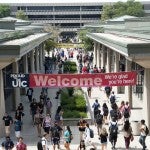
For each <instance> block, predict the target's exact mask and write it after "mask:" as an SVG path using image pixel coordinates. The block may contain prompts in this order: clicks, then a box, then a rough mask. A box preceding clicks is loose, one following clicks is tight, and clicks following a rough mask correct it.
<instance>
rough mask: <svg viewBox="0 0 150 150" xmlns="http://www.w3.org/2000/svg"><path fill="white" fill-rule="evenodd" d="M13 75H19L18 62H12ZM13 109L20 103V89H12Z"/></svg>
mask: <svg viewBox="0 0 150 150" xmlns="http://www.w3.org/2000/svg"><path fill="white" fill-rule="evenodd" d="M12 66H13V73H19V66H18V61H16V62H13V64H12ZM13 102H14V103H13V109H14V110H16V108H17V106H18V104H19V103H20V88H14V100H13Z"/></svg>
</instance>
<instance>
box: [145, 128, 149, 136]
mask: <svg viewBox="0 0 150 150" xmlns="http://www.w3.org/2000/svg"><path fill="white" fill-rule="evenodd" d="M145 134H146V136H147V135H148V134H149V129H148V127H147V126H146V130H145Z"/></svg>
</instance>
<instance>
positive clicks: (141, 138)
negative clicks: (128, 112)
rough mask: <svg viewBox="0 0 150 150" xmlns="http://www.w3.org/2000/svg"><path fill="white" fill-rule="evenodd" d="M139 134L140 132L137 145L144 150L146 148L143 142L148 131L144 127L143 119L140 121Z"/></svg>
mask: <svg viewBox="0 0 150 150" xmlns="http://www.w3.org/2000/svg"><path fill="white" fill-rule="evenodd" d="M140 132H141V134H140V138H139V143H140V144H141V145H142V147H143V149H142V150H145V149H146V148H147V146H146V143H145V140H146V136H147V135H148V134H149V129H148V127H147V126H146V124H145V120H144V119H142V120H141V125H140Z"/></svg>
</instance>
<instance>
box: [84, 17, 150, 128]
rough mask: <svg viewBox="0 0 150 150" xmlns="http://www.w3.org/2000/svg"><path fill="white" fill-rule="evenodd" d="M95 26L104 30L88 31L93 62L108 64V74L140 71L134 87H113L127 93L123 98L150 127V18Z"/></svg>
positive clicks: (101, 64) (101, 65)
mask: <svg viewBox="0 0 150 150" xmlns="http://www.w3.org/2000/svg"><path fill="white" fill-rule="evenodd" d="M125 18H126V19H125ZM127 18H130V19H127ZM95 27H97V28H103V29H104V33H89V34H87V36H88V37H89V38H91V39H92V40H93V43H94V64H96V65H97V67H101V68H102V67H105V68H106V72H107V73H109V72H121V71H136V72H137V83H136V85H135V86H122V87H114V88H116V91H117V93H118V94H119V93H123V94H125V99H124V100H125V101H127V100H128V101H129V103H130V106H131V107H132V108H133V109H138V111H141V112H142V113H141V116H136V118H135V120H137V121H139V120H140V119H141V118H143V119H145V120H146V123H147V124H148V126H150V102H149V97H150V18H149V17H145V18H136V17H135V18H134V17H131V16H123V17H120V18H114V19H111V20H108V21H107V22H105V23H104V24H103V25H97V26H95ZM137 101H138V102H137ZM135 102H136V103H135Z"/></svg>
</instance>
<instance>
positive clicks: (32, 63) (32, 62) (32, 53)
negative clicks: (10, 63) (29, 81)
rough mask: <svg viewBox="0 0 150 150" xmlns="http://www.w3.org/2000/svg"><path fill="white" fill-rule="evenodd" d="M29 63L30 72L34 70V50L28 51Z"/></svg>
mask: <svg viewBox="0 0 150 150" xmlns="http://www.w3.org/2000/svg"><path fill="white" fill-rule="evenodd" d="M30 65H31V73H34V72H35V64H34V50H32V51H31V52H30Z"/></svg>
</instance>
